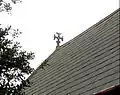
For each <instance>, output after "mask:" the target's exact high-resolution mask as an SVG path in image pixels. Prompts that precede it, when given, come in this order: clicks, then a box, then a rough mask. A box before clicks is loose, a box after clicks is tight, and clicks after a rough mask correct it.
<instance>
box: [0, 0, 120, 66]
mask: <svg viewBox="0 0 120 95" xmlns="http://www.w3.org/2000/svg"><path fill="white" fill-rule="evenodd" d="M118 8H119V0H23V2H22V4H17V5H13V10H12V15H8V14H7V13H0V23H1V24H3V25H12V27H13V28H15V29H17V28H18V29H19V30H20V31H21V32H22V35H21V36H20V37H19V39H18V40H19V41H20V43H21V45H22V47H23V48H24V49H25V50H27V51H33V52H35V55H36V57H35V59H34V60H33V61H31V66H32V67H34V68H36V67H37V66H38V65H40V64H41V62H42V61H44V60H45V59H46V58H47V57H48V56H49V55H50V54H51V53H52V52H53V51H54V50H55V48H56V41H54V40H53V35H54V34H55V33H56V32H60V33H62V35H63V36H64V41H63V42H62V44H64V43H65V42H67V41H69V40H70V39H72V38H74V37H75V36H77V35H78V34H80V33H81V32H83V31H84V30H86V29H87V28H89V27H90V26H92V25H94V24H95V23H97V22H98V21H100V20H101V19H103V18H104V17H106V16H107V15H109V14H110V13H112V12H113V11H115V10H116V9H118Z"/></svg>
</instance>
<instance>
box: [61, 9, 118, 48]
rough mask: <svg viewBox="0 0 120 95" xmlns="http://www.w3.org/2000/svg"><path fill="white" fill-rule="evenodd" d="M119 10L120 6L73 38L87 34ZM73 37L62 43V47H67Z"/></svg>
mask: <svg viewBox="0 0 120 95" xmlns="http://www.w3.org/2000/svg"><path fill="white" fill-rule="evenodd" d="M119 11H120V8H118V9H117V10H115V11H114V12H112V13H111V14H109V15H108V16H106V17H104V18H103V19H102V20H100V21H98V22H97V23H95V24H93V25H92V26H90V27H89V28H87V29H86V30H84V31H83V32H82V33H80V34H79V35H77V36H76V37H74V38H73V39H76V38H77V37H78V36H79V37H80V36H82V35H85V34H86V33H87V32H88V30H89V29H90V28H91V27H96V26H98V25H99V24H101V23H102V22H104V21H105V20H107V19H108V18H110V17H111V16H113V15H114V14H115V13H117V12H119ZM119 15H120V14H119ZM73 39H71V40H69V41H68V42H66V43H65V44H63V45H61V46H60V47H65V46H66V45H67V44H70V41H72V40H73Z"/></svg>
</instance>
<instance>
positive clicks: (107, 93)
mask: <svg viewBox="0 0 120 95" xmlns="http://www.w3.org/2000/svg"><path fill="white" fill-rule="evenodd" d="M95 95H120V85H117V86H113V87H110V88H108V89H105V90H103V91H101V92H99V93H97V94H95Z"/></svg>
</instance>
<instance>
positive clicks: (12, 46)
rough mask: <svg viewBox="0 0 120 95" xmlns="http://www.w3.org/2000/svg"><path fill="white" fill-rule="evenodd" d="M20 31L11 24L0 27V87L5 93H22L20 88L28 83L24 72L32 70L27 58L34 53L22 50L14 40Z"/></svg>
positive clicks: (8, 94)
mask: <svg viewBox="0 0 120 95" xmlns="http://www.w3.org/2000/svg"><path fill="white" fill-rule="evenodd" d="M20 33H21V32H19V30H18V29H17V30H14V29H12V28H11V26H9V27H7V28H0V88H2V89H4V91H5V92H6V94H7V95H11V94H12V95H22V93H21V89H23V88H24V87H27V86H29V83H30V82H29V80H25V74H27V75H28V74H30V73H32V71H33V68H31V67H30V65H29V64H30V62H29V60H32V59H34V53H32V52H29V53H28V52H27V51H25V50H22V49H21V46H20V43H19V42H17V41H15V38H16V37H18V36H19V34H20Z"/></svg>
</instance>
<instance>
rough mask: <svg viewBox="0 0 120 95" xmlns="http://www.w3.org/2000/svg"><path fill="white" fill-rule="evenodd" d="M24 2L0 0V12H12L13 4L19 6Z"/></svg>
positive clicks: (19, 0)
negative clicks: (18, 4)
mask: <svg viewBox="0 0 120 95" xmlns="http://www.w3.org/2000/svg"><path fill="white" fill-rule="evenodd" d="M8 1H9V2H8ZM20 2H22V1H21V0H7V1H6V0H0V12H2V11H5V12H10V11H11V10H12V7H11V4H17V3H20Z"/></svg>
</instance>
